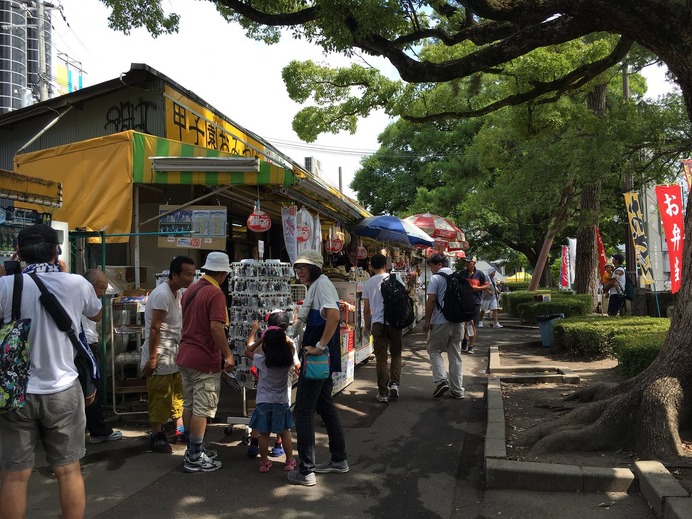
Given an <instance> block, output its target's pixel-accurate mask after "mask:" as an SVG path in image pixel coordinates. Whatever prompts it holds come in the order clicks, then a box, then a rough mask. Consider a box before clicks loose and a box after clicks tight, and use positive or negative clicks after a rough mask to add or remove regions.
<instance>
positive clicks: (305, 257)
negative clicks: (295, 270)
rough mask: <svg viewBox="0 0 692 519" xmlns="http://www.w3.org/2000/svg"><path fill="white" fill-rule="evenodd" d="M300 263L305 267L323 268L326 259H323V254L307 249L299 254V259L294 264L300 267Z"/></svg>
mask: <svg viewBox="0 0 692 519" xmlns="http://www.w3.org/2000/svg"><path fill="white" fill-rule="evenodd" d="M299 263H300V264H303V265H315V266H316V267H319V268H322V265H324V258H322V254H320V253H319V252H317V251H316V250H312V249H307V250H304V251H302V252H301V253H300V254H298V258H297V259H296V261H295V262H294V263H293V264H294V265H298V264H299Z"/></svg>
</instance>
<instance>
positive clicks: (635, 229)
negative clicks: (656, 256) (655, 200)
mask: <svg viewBox="0 0 692 519" xmlns="http://www.w3.org/2000/svg"><path fill="white" fill-rule="evenodd" d="M625 206H626V207H627V217H628V219H629V222H630V234H631V236H632V243H633V244H634V250H635V252H636V255H637V263H638V264H639V269H640V271H641V273H640V277H641V281H642V283H643V284H645V285H651V284H653V282H654V276H653V271H652V270H651V258H649V245H648V242H647V239H646V230H645V228H644V218H643V217H642V206H641V204H640V203H639V193H637V192H636V191H630V192H628V193H625ZM629 268H632V266H629Z"/></svg>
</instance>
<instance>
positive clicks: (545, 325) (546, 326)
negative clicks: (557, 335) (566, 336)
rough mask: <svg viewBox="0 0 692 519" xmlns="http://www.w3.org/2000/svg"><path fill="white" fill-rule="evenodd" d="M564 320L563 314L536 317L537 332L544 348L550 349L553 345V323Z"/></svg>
mask: <svg viewBox="0 0 692 519" xmlns="http://www.w3.org/2000/svg"><path fill="white" fill-rule="evenodd" d="M564 318H565V314H550V315H539V316H538V317H536V321H538V331H539V332H541V342H542V343H543V347H544V348H550V347H551V346H552V345H553V321H555V320H556V319H564Z"/></svg>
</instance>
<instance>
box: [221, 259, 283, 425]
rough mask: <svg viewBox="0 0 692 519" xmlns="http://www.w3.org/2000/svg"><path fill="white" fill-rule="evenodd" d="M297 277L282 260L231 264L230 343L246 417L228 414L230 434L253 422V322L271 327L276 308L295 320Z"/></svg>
mask: <svg viewBox="0 0 692 519" xmlns="http://www.w3.org/2000/svg"><path fill="white" fill-rule="evenodd" d="M294 277H295V276H294V273H293V266H292V265H291V264H290V263H285V262H281V261H279V260H271V259H270V260H264V261H257V260H252V259H247V260H242V261H240V262H236V263H231V273H230V275H229V278H228V292H229V296H230V307H229V309H228V317H229V320H230V327H229V329H228V345H229V347H230V348H231V352H232V353H233V357H234V359H235V365H236V369H235V377H236V379H237V380H238V382H239V383H240V393H241V397H242V416H231V417H228V419H227V423H228V424H229V428H227V430H226V432H227V433H230V427H232V426H233V425H236V424H240V425H246V426H247V424H248V423H249V422H250V410H251V405H250V402H251V400H250V398H249V395H248V391H254V390H255V388H256V385H257V381H256V379H255V376H254V375H253V374H252V372H251V371H250V369H251V368H252V361H250V360H249V359H247V358H246V357H245V356H244V355H243V353H244V351H245V347H246V342H247V338H248V336H249V335H250V329H251V327H252V322H253V321H255V320H257V321H259V323H260V330H264V329H265V328H266V327H267V323H266V321H265V320H264V317H265V315H267V314H268V313H269V312H271V311H272V310H276V309H281V310H284V311H285V312H288V315H289V320H290V322H293V316H294V312H295V310H296V306H295V304H294V299H293V289H292V288H293V285H291V281H292V280H293V279H294ZM287 335H288V336H289V337H292V336H293V335H294V330H293V327H292V326H291V327H289V330H288V331H287ZM246 434H247V433H246Z"/></svg>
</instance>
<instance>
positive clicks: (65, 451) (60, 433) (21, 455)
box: [0, 381, 86, 471]
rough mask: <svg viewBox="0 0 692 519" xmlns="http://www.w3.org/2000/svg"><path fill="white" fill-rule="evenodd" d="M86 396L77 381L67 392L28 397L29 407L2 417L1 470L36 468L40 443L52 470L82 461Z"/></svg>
mask: <svg viewBox="0 0 692 519" xmlns="http://www.w3.org/2000/svg"><path fill="white" fill-rule="evenodd" d="M85 429H86V415H85V414H84V395H83V394H82V387H81V386H80V384H79V382H78V381H75V383H74V384H73V385H72V386H70V387H69V388H68V389H66V390H64V391H60V392H59V393H52V394H49V395H34V394H27V395H26V405H25V406H24V407H23V408H21V409H18V410H16V411H12V412H10V413H6V414H2V415H0V453H2V470H6V471H20V470H26V469H30V468H32V467H33V466H34V460H35V452H36V446H37V445H38V442H39V441H40V442H41V443H42V444H43V447H44V449H45V451H46V461H47V462H48V464H49V465H50V466H51V467H60V466H64V465H70V464H72V463H74V462H75V461H79V460H80V459H81V458H82V457H83V456H84V454H85V453H86V450H85V449H84V435H85V433H84V431H85Z"/></svg>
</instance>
